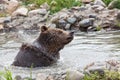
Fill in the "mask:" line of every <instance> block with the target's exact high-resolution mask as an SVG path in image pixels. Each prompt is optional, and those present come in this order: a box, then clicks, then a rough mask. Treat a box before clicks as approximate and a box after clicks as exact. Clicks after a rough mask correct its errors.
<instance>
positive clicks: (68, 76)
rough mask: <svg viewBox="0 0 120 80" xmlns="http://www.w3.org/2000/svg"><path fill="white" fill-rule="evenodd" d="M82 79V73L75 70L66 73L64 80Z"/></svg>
mask: <svg viewBox="0 0 120 80" xmlns="http://www.w3.org/2000/svg"><path fill="white" fill-rule="evenodd" d="M83 77H84V74H83V73H80V72H79V71H75V70H69V71H67V73H66V80H82V79H83Z"/></svg>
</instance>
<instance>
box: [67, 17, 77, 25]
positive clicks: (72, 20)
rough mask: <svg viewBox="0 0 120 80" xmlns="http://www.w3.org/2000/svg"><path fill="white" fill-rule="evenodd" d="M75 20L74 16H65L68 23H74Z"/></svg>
mask: <svg viewBox="0 0 120 80" xmlns="http://www.w3.org/2000/svg"><path fill="white" fill-rule="evenodd" d="M76 20H77V19H76V18H74V17H69V18H67V22H69V23H70V24H73V23H75V21H76Z"/></svg>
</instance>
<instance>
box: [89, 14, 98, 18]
mask: <svg viewBox="0 0 120 80" xmlns="http://www.w3.org/2000/svg"><path fill="white" fill-rule="evenodd" d="M89 18H95V19H96V18H97V14H89Z"/></svg>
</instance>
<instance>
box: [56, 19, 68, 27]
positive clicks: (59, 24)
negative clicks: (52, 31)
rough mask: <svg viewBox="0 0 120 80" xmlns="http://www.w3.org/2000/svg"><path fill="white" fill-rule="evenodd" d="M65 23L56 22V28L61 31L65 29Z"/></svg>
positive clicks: (63, 21)
mask: <svg viewBox="0 0 120 80" xmlns="http://www.w3.org/2000/svg"><path fill="white" fill-rule="evenodd" d="M66 24H67V22H66V21H65V20H63V19H60V20H59V21H58V23H57V24H56V27H57V28H61V29H65V26H66Z"/></svg>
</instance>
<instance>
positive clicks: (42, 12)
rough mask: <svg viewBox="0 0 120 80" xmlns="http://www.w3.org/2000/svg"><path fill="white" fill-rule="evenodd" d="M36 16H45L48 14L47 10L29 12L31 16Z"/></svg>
mask: <svg viewBox="0 0 120 80" xmlns="http://www.w3.org/2000/svg"><path fill="white" fill-rule="evenodd" d="M36 14H40V15H45V14H47V10H46V9H36V10H32V11H29V12H28V15H29V16H35V15H36Z"/></svg>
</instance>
